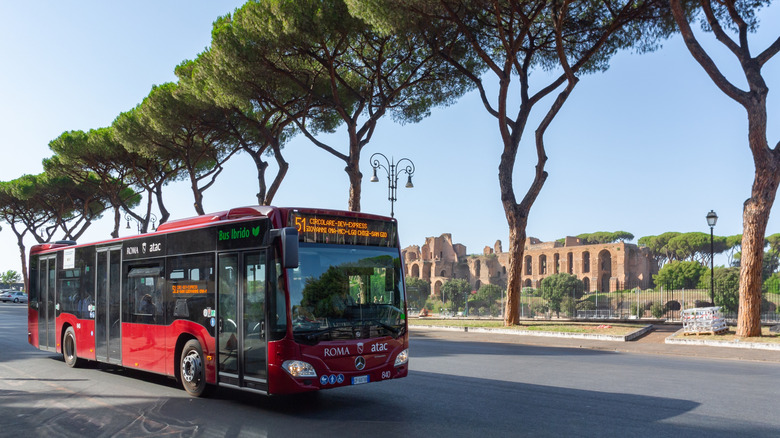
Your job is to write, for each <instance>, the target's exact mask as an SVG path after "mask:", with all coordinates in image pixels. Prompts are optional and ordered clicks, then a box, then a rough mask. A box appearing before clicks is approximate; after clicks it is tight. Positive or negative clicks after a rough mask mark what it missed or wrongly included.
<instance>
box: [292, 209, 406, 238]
mask: <svg viewBox="0 0 780 438" xmlns="http://www.w3.org/2000/svg"><path fill="white" fill-rule="evenodd" d="M290 226H291V227H295V228H296V229H297V230H298V238H299V240H300V241H301V242H308V243H335V244H343V245H365V246H386V247H393V246H395V245H396V241H397V238H396V223H395V222H393V221H383V220H378V219H365V218H354V217H344V216H332V215H323V214H313V213H305V212H299V211H294V212H292V213H290Z"/></svg>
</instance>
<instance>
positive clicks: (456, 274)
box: [402, 233, 658, 295]
mask: <svg viewBox="0 0 780 438" xmlns="http://www.w3.org/2000/svg"><path fill="white" fill-rule="evenodd" d="M402 256H403V258H404V264H405V268H404V269H405V275H406V276H408V277H414V278H420V279H422V280H425V281H428V282H430V284H431V294H432V295H441V286H442V285H443V284H444V283H445V282H447V281H448V280H451V279H465V280H466V281H468V282H469V284H470V285H471V287H472V289H473V290H479V288H480V287H481V286H482V285H485V284H495V285H498V286H500V287H502V288H506V284H507V269H508V268H509V253H508V252H503V250H502V246H501V241H500V240H498V241H496V243H495V245H494V246H493V247H492V248H491V247H489V246H486V247H485V248H484V250H483V251H482V255H467V254H466V247H465V246H464V245H462V244H460V243H452V235H451V234H449V233H445V234H442V235H441V236H439V237H428V238H426V239H425V244H423V245H422V246H417V245H412V246H408V247H406V248H404V249H403V251H402ZM558 273H567V274H571V275H574V276H576V277H577V278H579V279H580V280H582V282H583V284H584V286H585V292H614V291H617V290H626V289H632V288H634V287H641V288H647V287H650V286H651V285H652V279H653V275H654V274H657V273H658V263H657V262H656V260H655V259H654V258H653V257H652V255H651V253H650V250H649V249H647V248H644V247H639V246H637V245H635V244H633V243H626V242H615V243H603V244H586V243H584V242H583V240H582V239H580V238H578V237H566V238H565V239H563V242H561V241H554V242H542V241H540V240H539V239H536V238H534V237H529V238H528V239H527V240H526V246H525V253H524V255H523V266H522V285H523V287H530V288H534V289H536V288H538V287H540V285H541V283H542V280H543V279H544V278H545V277H547V276H550V275H553V274H558Z"/></svg>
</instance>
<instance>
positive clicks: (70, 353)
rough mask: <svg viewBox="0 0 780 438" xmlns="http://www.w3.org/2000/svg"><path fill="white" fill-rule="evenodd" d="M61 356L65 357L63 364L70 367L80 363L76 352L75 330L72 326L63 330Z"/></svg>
mask: <svg viewBox="0 0 780 438" xmlns="http://www.w3.org/2000/svg"><path fill="white" fill-rule="evenodd" d="M62 358H63V359H65V364H66V365H68V366H69V367H71V368H75V367H77V366H78V365H79V363H80V360H79V357H78V355H77V354H76V331H75V330H73V327H68V328H67V329H66V330H65V336H63V337H62Z"/></svg>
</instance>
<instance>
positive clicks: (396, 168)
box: [370, 152, 414, 217]
mask: <svg viewBox="0 0 780 438" xmlns="http://www.w3.org/2000/svg"><path fill="white" fill-rule="evenodd" d="M380 157H381V158H383V159H384V163H382V162H381V161H379V158H380ZM370 162H371V167H372V168H374V175H373V176H372V177H371V182H379V178H378V177H377V176H376V170H377V169H379V168H380V167H381V168H382V169H385V171H386V172H387V199H388V201H390V217H394V215H395V212H394V211H393V203H394V202H395V201H396V200H397V198H396V189H397V188H398V177H399V176H400V174H401V173H402V172H403V173H406V174H407V175H408V177H409V178H407V180H406V186H405V187H406V188H407V189H411V188H412V187H414V184H412V175H414V163H412V160H410V159H408V158H401V159H400V160H398V161H396V162H393V160H392V159H389V160H388V159H387V157H386V156H385V155H384V154H381V153H379V152H377V153H375V154H374V155H371V158H370ZM403 162H406V163H407V164H405V167H402V165H401V163H403Z"/></svg>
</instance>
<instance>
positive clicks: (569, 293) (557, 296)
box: [541, 273, 584, 314]
mask: <svg viewBox="0 0 780 438" xmlns="http://www.w3.org/2000/svg"><path fill="white" fill-rule="evenodd" d="M583 289H584V285H583V283H582V280H580V279H578V278H577V277H575V276H574V275H571V274H565V273H561V274H554V275H550V276H549V277H545V278H544V279H543V280H542V287H541V290H542V298H544V299H545V300H547V303H548V305H549V306H550V310H551V311H553V312H555V313H556V314H560V312H561V310H562V302H563V299H564V298H566V297H573V298H580V297H582V294H583Z"/></svg>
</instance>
